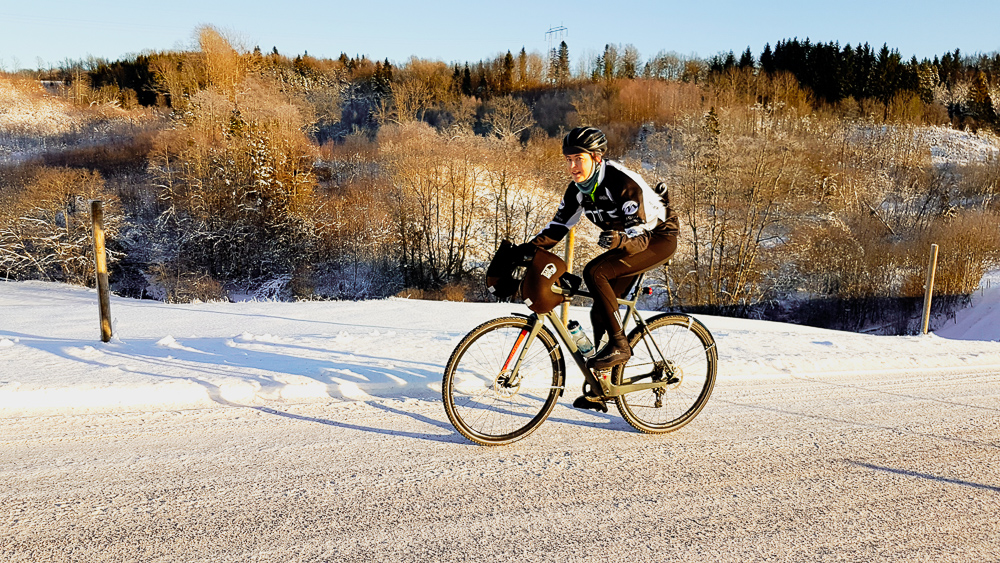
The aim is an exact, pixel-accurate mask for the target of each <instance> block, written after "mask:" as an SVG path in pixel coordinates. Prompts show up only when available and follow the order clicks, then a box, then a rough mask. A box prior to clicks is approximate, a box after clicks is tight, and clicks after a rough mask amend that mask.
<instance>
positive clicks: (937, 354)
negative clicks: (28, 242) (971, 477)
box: [0, 274, 1000, 416]
mask: <svg viewBox="0 0 1000 563" xmlns="http://www.w3.org/2000/svg"><path fill="white" fill-rule="evenodd" d="M998 281H1000V280H998V278H997V274H994V275H993V277H990V278H987V280H986V283H989V284H990V289H989V290H986V291H985V292H983V293H979V294H977V295H978V297H977V300H976V303H977V304H978V306H977V307H974V308H973V309H970V310H967V311H964V312H962V313H960V314H959V315H958V318H957V322H956V323H954V324H950V325H948V326H946V327H944V328H943V329H942V330H941V331H939V333H938V334H937V335H928V336H918V337H885V336H867V335H861V334H854V333H846V332H837V331H830V330H822V329H816V328H809V327H801V326H795V325H787V324H780V323H771V322H761V321H749V320H740V319H729V318H721V317H701V319H702V320H703V321H704V323H705V324H706V325H707V326H708V327H709V329H710V330H711V331H712V332H713V333H714V335H715V337H716V339H717V341H718V345H719V357H720V371H719V374H720V378H722V379H723V380H726V379H731V380H738V379H741V378H744V379H746V378H782V377H790V376H791V375H796V376H802V375H809V376H815V377H823V376H824V375H831V374H838V375H840V376H842V375H843V374H845V373H848V374H856V375H857V377H858V378H861V379H863V378H864V377H865V374H866V373H871V372H873V371H885V370H905V371H907V372H913V371H919V370H938V369H940V368H968V367H974V366H995V367H996V368H997V369H1000V342H997V340H1000V328H997V327H1000V307H998V306H997V304H998V303H1000V283H998ZM97 311H98V309H97V298H96V294H95V292H94V291H93V290H89V289H86V288H80V287H72V286H66V285H59V284H53V283H46V282H20V283H14V282H0V412H2V413H3V414H2V415H0V416H14V415H19V414H31V413H43V412H54V411H57V412H69V411H74V412H85V411H113V410H122V409H132V410H134V409H143V408H161V407H167V408H192V407H199V406H210V405H218V404H240V405H281V404H287V403H296V402H308V401H330V400H335V401H336V400H343V401H359V400H360V401H377V400H380V399H395V400H399V399H409V398H412V399H430V400H436V399H437V397H438V396H439V395H438V393H439V382H440V378H441V374H442V371H443V369H444V365H445V363H446V362H447V360H448V356H449V355H450V353H451V351H452V349H453V348H454V346H455V344H456V343H457V342H458V341H459V339H461V337H462V336H463V335H464V334H465V333H467V332H468V331H469V330H470V329H472V328H473V327H475V326H476V325H478V324H479V323H481V322H483V321H485V320H487V319H490V318H493V317H497V316H501V315H506V314H508V313H510V312H512V311H517V312H523V311H526V309H525V308H524V306H523V305H518V304H473V303H452V302H431V301H414V300H407V299H387V300H380V301H367V302H302V303H278V302H247V303H196V304H189V305H167V304H163V303H159V302H154V301H137V300H130V299H122V298H113V300H112V315H113V317H114V332H115V338H114V339H113V340H112V341H111V342H110V343H107V344H104V343H101V342H100V339H99V330H98V322H97V315H98V313H97ZM571 316H572V317H573V318H576V319H579V320H581V321H582V322H583V323H584V324H585V325H586V324H587V319H588V315H587V312H586V310H585V309H582V308H572V309H571ZM581 381H582V378H581V376H580V374H579V373H578V372H576V370H575V369H574V368H570V380H569V384H570V386H571V387H572V388H575V387H577V386H579V385H580V383H581Z"/></svg>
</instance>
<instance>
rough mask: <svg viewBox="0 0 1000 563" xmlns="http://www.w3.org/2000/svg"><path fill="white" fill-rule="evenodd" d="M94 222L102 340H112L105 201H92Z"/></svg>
mask: <svg viewBox="0 0 1000 563" xmlns="http://www.w3.org/2000/svg"><path fill="white" fill-rule="evenodd" d="M90 220H91V221H92V222H93V224H94V262H95V266H96V271H97V301H98V303H99V304H100V309H101V342H108V341H109V340H111V290H110V289H109V288H108V256H107V253H106V251H105V249H104V203H103V202H102V201H100V200H97V199H95V200H93V201H91V202H90Z"/></svg>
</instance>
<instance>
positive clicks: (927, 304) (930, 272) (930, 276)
mask: <svg viewBox="0 0 1000 563" xmlns="http://www.w3.org/2000/svg"><path fill="white" fill-rule="evenodd" d="M937 255H938V245H936V244H932V245H931V259H930V262H929V263H928V264H927V287H926V288H925V289H924V316H923V322H922V324H921V332H922V333H923V334H927V328H928V325H930V321H931V297H933V296H934V273H935V272H936V271H937Z"/></svg>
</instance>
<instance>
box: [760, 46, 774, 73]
mask: <svg viewBox="0 0 1000 563" xmlns="http://www.w3.org/2000/svg"><path fill="white" fill-rule="evenodd" d="M760 69H761V70H763V71H764V72H766V73H768V74H774V71H775V68H774V53H773V52H772V51H771V44H770V43H767V44H765V45H764V51H763V52H762V53H761V54H760Z"/></svg>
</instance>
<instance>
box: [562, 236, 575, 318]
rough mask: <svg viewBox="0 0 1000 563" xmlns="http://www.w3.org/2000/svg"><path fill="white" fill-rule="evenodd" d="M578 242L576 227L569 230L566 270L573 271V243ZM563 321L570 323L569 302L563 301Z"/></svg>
mask: <svg viewBox="0 0 1000 563" xmlns="http://www.w3.org/2000/svg"><path fill="white" fill-rule="evenodd" d="M575 243H576V227H573V228H572V229H570V230H569V235H567V236H566V271H567V272H569V273H571V274H572V273H573V245H574V244H575ZM562 322H563V325H564V326H566V325H568V324H569V302H568V301H563V304H562Z"/></svg>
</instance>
